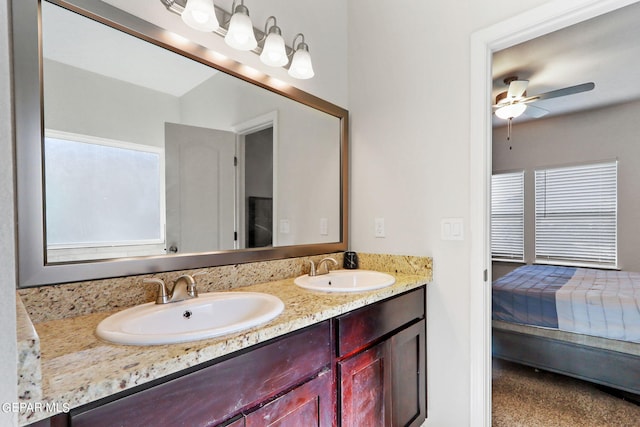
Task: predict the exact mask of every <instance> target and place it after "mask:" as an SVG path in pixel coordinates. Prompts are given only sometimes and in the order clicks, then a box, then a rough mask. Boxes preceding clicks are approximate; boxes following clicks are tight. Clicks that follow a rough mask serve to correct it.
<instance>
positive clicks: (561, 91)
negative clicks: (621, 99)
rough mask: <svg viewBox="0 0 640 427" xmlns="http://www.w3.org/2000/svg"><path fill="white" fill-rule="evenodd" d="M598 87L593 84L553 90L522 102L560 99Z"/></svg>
mask: <svg viewBox="0 0 640 427" xmlns="http://www.w3.org/2000/svg"><path fill="white" fill-rule="evenodd" d="M594 87H596V85H595V84H594V83H593V82H589V83H582V84H580V85H575V86H569V87H565V88H562V89H556V90H552V91H550V92H545V93H541V94H539V95H535V96H530V97H528V98H525V99H522V100H521V101H520V102H533V101H542V100H543V99H551V98H558V97H560V96H567V95H574V94H576V93H581V92H588V91H590V90H593V88H594Z"/></svg>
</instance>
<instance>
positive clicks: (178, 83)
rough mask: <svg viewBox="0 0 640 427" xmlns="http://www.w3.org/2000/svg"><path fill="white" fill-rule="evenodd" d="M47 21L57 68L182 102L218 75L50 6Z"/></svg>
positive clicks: (48, 54)
mask: <svg viewBox="0 0 640 427" xmlns="http://www.w3.org/2000/svg"><path fill="white" fill-rule="evenodd" d="M158 3H160V2H159V1H158ZM42 16H43V20H42V21H43V25H42V27H43V30H42V31H43V40H44V41H43V47H42V48H43V56H44V57H45V58H48V59H51V60H54V61H57V62H61V63H64V64H68V65H71V66H73V67H77V68H81V69H84V70H87V71H91V72H94V73H98V74H102V75H105V76H108V77H111V78H114V79H118V80H122V81H125V82H128V83H132V84H135V85H138V86H142V87H146V88H148V89H152V90H155V91H158V92H163V93H167V94H170V95H173V96H176V97H180V96H182V95H184V94H185V93H187V92H189V91H190V90H191V89H193V88H194V87H196V86H198V85H199V84H201V83H202V82H204V81H205V80H207V79H209V78H210V77H211V76H213V75H214V74H216V73H217V71H216V70H215V69H213V68H211V67H207V66H204V65H202V64H200V63H199V62H196V61H193V60H190V59H187V58H184V57H182V56H180V55H176V54H174V53H173V52H170V51H168V50H166V49H163V48H161V47H157V46H154V45H152V44H149V43H147V42H145V41H142V40H139V39H137V38H135V37H131V36H129V35H126V34H124V33H122V32H120V31H118V30H114V29H112V28H109V27H107V26H106V25H102V24H99V23H97V22H95V21H92V20H90V19H86V18H84V17H82V16H80V15H78V14H75V13H73V12H69V11H67V10H65V9H63V8H61V7H58V6H54V5H52V4H50V3H48V2H42ZM176 76H180V78H176Z"/></svg>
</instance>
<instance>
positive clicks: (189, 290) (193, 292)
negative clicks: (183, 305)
mask: <svg viewBox="0 0 640 427" xmlns="http://www.w3.org/2000/svg"><path fill="white" fill-rule="evenodd" d="M143 282H145V283H156V284H157V285H158V296H157V297H156V304H168V303H171V302H178V301H184V300H186V299H191V298H196V297H197V296H198V289H197V287H196V281H195V280H194V279H193V277H192V276H190V275H188V274H183V275H182V276H180V277H178V278H177V279H176V280H175V281H174V282H173V288H171V290H168V289H167V285H165V284H164V281H163V280H162V279H144V280H143Z"/></svg>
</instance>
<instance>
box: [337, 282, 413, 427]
mask: <svg viewBox="0 0 640 427" xmlns="http://www.w3.org/2000/svg"><path fill="white" fill-rule="evenodd" d="M336 330H337V343H338V360H337V363H336V371H337V386H338V402H339V408H340V419H341V421H342V426H343V427H359V426H392V427H399V426H402V427H404V426H412V427H413V426H419V425H421V424H422V422H423V421H424V420H425V419H426V320H425V294H424V288H420V289H418V290H414V291H411V292H408V293H406V294H403V295H400V296H398V297H395V298H392V299H390V300H387V301H383V302H381V303H378V304H374V305H371V306H367V307H364V308H362V309H359V310H356V311H354V312H351V313H348V314H345V315H343V316H340V317H338V318H337V319H336Z"/></svg>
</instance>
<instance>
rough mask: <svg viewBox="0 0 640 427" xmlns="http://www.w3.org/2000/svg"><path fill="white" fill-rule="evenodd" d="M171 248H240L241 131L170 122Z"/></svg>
mask: <svg viewBox="0 0 640 427" xmlns="http://www.w3.org/2000/svg"><path fill="white" fill-rule="evenodd" d="M165 155H166V191H167V251H169V253H172V252H173V253H175V252H177V253H192V252H211V251H216V250H226V249H233V248H234V234H235V233H234V232H235V230H234V215H235V214H234V207H235V202H234V197H235V195H234V189H235V166H234V158H235V134H234V133H233V132H227V131H221V130H217V129H208V128H201V127H195V126H185V125H180V124H173V123H167V124H165Z"/></svg>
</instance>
